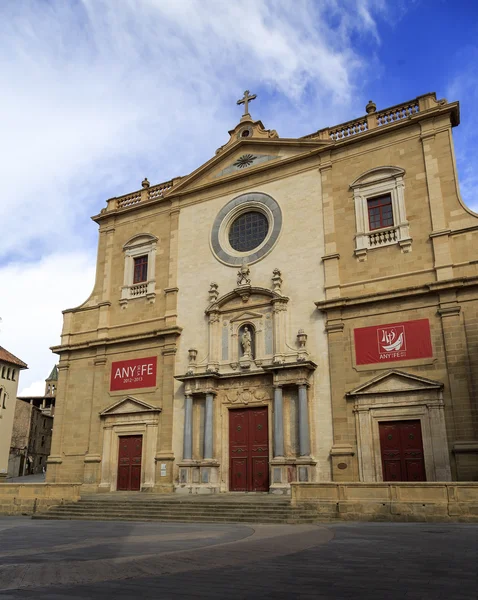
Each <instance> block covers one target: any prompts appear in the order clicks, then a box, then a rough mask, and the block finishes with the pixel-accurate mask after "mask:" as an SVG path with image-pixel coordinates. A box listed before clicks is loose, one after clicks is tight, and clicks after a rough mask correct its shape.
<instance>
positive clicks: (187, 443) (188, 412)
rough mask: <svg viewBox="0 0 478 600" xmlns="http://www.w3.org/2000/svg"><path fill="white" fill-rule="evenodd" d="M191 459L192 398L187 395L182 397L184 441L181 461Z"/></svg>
mask: <svg viewBox="0 0 478 600" xmlns="http://www.w3.org/2000/svg"><path fill="white" fill-rule="evenodd" d="M192 457H193V397H192V396H191V395H190V394H187V395H186V396H185V397H184V440H183V460H192Z"/></svg>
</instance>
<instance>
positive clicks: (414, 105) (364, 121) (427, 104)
mask: <svg viewBox="0 0 478 600" xmlns="http://www.w3.org/2000/svg"><path fill="white" fill-rule="evenodd" d="M440 102H443V101H437V100H436V97H435V94H425V95H424V96H420V97H419V98H415V99H414V100H410V101H408V102H404V103H403V104H397V105H396V106H392V107H390V108H387V109H385V110H381V111H378V112H377V111H376V106H375V104H374V103H373V102H372V101H370V102H369V103H368V104H367V106H366V110H367V113H368V114H367V115H365V116H364V117H360V118H358V119H354V120H353V121H347V122H346V123H341V124H340V125H336V126H335V127H326V128H325V129H319V131H316V132H315V133H310V134H309V135H305V136H304V137H303V138H302V139H304V140H307V139H320V140H331V141H333V142H338V141H340V140H344V139H347V138H350V137H353V136H355V135H358V134H360V133H363V132H365V131H370V130H371V129H376V128H378V127H382V126H383V125H389V124H390V123H396V122H397V121H403V120H404V119H407V118H409V117H413V116H414V115H416V114H417V113H419V112H420V111H423V110H427V109H428V108H433V107H435V106H437V105H438V104H439V103H440Z"/></svg>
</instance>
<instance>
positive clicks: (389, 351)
mask: <svg viewBox="0 0 478 600" xmlns="http://www.w3.org/2000/svg"><path fill="white" fill-rule="evenodd" d="M354 338H355V361H356V364H357V365H369V364H373V363H382V362H392V361H397V360H412V359H417V358H429V357H431V356H433V348H432V341H431V337H430V323H429V321H428V319H418V320H416V321H403V322H402V323H389V324H387V325H376V326H374V327H360V328H358V329H354Z"/></svg>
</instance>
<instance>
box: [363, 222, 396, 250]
mask: <svg viewBox="0 0 478 600" xmlns="http://www.w3.org/2000/svg"><path fill="white" fill-rule="evenodd" d="M367 238H368V243H367V246H368V247H369V248H377V247H378V246H386V245H387V244H393V243H395V242H397V241H398V227H390V228H388V229H380V230H378V231H371V232H370V233H368V234H367Z"/></svg>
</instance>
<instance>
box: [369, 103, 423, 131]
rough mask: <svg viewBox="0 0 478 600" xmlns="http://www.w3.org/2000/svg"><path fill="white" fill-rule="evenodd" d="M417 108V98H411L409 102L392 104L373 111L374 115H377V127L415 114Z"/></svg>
mask: <svg viewBox="0 0 478 600" xmlns="http://www.w3.org/2000/svg"><path fill="white" fill-rule="evenodd" d="M419 110H420V109H419V106H418V100H412V101H411V102H407V103H406V104H401V105H400V106H392V108H387V109H386V110H381V111H380V112H378V113H375V116H376V117H377V127H380V126H382V125H388V124H389V123H395V122H396V121H401V120H402V119H406V118H407V117H411V116H413V115H416V114H417V113H418V112H419Z"/></svg>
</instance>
